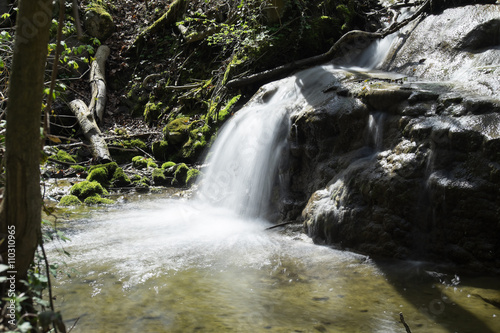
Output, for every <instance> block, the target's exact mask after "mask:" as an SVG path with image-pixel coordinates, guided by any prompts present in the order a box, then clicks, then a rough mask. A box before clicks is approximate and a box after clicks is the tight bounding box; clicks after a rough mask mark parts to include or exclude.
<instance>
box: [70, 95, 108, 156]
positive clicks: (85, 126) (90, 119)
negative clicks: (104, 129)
mask: <svg viewBox="0 0 500 333" xmlns="http://www.w3.org/2000/svg"><path fill="white" fill-rule="evenodd" d="M69 107H70V109H71V111H72V112H73V113H74V114H75V116H76V118H77V120H78V123H79V124H80V127H81V128H82V131H83V135H84V136H85V138H87V140H89V141H90V145H91V148H92V156H93V157H94V158H95V159H96V160H97V161H98V162H99V163H107V162H111V156H110V154H109V150H108V145H107V144H106V141H105V140H104V138H103V137H102V133H101V130H100V129H99V127H98V126H97V123H96V122H95V120H94V116H93V115H92V113H91V112H90V110H89V108H88V107H87V105H85V103H84V102H83V101H82V100H79V99H76V100H74V101H72V102H70V103H69Z"/></svg>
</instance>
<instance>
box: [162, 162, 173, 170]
mask: <svg viewBox="0 0 500 333" xmlns="http://www.w3.org/2000/svg"><path fill="white" fill-rule="evenodd" d="M175 164H176V163H175V162H172V161H168V162H165V163H163V164H162V165H161V168H162V169H168V168H171V167H173V166H175Z"/></svg>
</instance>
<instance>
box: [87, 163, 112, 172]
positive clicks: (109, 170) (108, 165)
mask: <svg viewBox="0 0 500 333" xmlns="http://www.w3.org/2000/svg"><path fill="white" fill-rule="evenodd" d="M97 168H105V169H106V170H108V175H113V174H114V173H115V171H116V169H117V168H118V164H117V163H116V162H109V163H105V164H97V165H93V166H91V167H90V169H89V171H92V170H94V169H97Z"/></svg>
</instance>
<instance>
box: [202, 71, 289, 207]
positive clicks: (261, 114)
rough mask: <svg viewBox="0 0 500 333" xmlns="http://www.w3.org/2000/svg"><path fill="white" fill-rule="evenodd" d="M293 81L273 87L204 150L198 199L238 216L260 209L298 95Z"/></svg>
mask: <svg viewBox="0 0 500 333" xmlns="http://www.w3.org/2000/svg"><path fill="white" fill-rule="evenodd" d="M288 81H291V80H288ZM293 84H294V83H293V81H291V82H287V83H286V84H284V85H283V86H274V85H272V86H271V87H270V88H268V89H269V90H267V91H265V92H264V93H261V94H259V95H258V96H257V98H254V99H253V100H252V101H250V102H249V103H248V104H247V105H246V106H245V107H244V108H243V109H242V110H240V111H239V112H237V113H236V115H235V116H234V117H233V118H232V119H230V121H229V122H228V123H227V124H226V125H225V126H224V127H223V129H222V130H221V132H220V133H219V135H218V138H217V140H216V141H215V143H214V145H213V147H212V149H211V151H210V153H209V157H208V165H209V166H208V168H207V169H206V171H205V176H204V177H203V180H202V181H201V183H200V189H199V193H198V197H199V198H200V199H201V200H204V201H208V202H211V203H212V204H215V205H217V206H222V207H226V208H230V209H232V210H234V211H235V212H237V213H239V214H241V215H243V216H257V215H259V214H260V213H261V212H263V211H264V210H265V208H266V204H267V202H268V201H269V197H270V193H271V189H272V187H273V184H274V180H275V175H276V172H277V166H278V163H279V159H280V156H281V153H282V151H283V148H284V147H285V146H286V142H287V134H288V129H289V127H290V124H289V117H288V113H289V105H290V104H292V103H291V101H292V102H293V101H294V100H295V99H296V98H297V94H296V92H295V89H294V88H295V87H294V85H293Z"/></svg>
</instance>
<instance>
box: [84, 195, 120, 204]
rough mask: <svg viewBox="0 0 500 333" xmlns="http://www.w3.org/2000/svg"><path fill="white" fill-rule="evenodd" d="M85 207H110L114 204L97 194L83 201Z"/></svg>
mask: <svg viewBox="0 0 500 333" xmlns="http://www.w3.org/2000/svg"><path fill="white" fill-rule="evenodd" d="M83 203H84V204H86V205H87V206H97V205H111V204H114V203H115V202H114V201H113V200H111V199H106V198H103V197H101V196H100V195H99V194H94V195H91V196H89V197H87V198H85V200H84V201H83Z"/></svg>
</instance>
